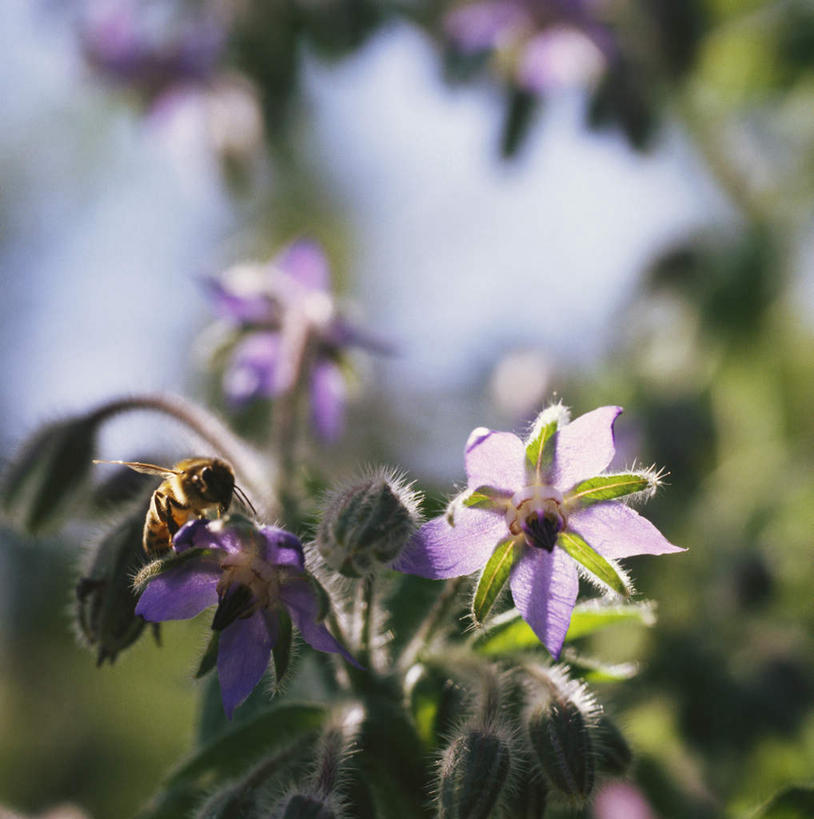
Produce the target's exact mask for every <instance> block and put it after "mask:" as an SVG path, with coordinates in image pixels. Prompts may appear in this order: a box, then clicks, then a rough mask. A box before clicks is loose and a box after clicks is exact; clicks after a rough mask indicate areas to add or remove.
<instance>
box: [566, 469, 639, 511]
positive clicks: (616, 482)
mask: <svg viewBox="0 0 814 819" xmlns="http://www.w3.org/2000/svg"><path fill="white" fill-rule="evenodd" d="M653 489H654V482H653V477H652V476H648V475H640V474H636V473H635V472H625V473H621V474H619V475H597V476H596V477H595V478H589V479H588V480H587V481H581V482H580V483H578V484H577V485H576V486H575V487H574V488H573V489H572V490H571V491H570V492H569V493H568V495H567V498H566V499H567V501H568V502H570V503H574V502H575V501H576V502H577V503H578V504H579V506H580V507H585V506H591V505H592V504H594V503H600V502H601V501H608V500H614V499H615V498H623V497H625V495H634V494H636V493H637V492H651V491H652V490H653Z"/></svg>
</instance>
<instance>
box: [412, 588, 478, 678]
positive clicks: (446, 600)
mask: <svg viewBox="0 0 814 819" xmlns="http://www.w3.org/2000/svg"><path fill="white" fill-rule="evenodd" d="M465 582H466V577H456V578H455V579H454V580H451V581H447V584H446V585H445V586H444V590H443V591H442V592H441V594H440V595H439V596H438V599H437V600H436V601H435V603H434V604H433V607H432V608H431V609H430V610H429V612H428V613H427V616H426V618H425V619H424V621H423V622H422V623H421V625H420V626H419V628H418V631H416V633H415V634H414V635H413V639H412V640H410V642H409V643H408V644H407V647H406V648H405V649H404V651H403V652H402V654H401V657H400V659H399V663H398V665H399V668H400V669H401V671H402V672H404V671H406V670H407V669H408V668H410V666H411V665H413V664H414V663H415V661H416V660H417V659H418V657H419V655H420V654H421V652H422V651H423V649H424V647H425V645H426V644H427V642H428V641H429V639H430V638H431V637H432V636H433V634H435V632H436V630H437V629H438V628H439V626H441V625H443V624H444V622H445V621H446V619H447V617H448V616H449V614H450V612H451V611H452V609H453V607H454V605H455V601H456V598H457V596H458V591H459V590H460V589H461V587H462V586H463V584H464V583H465Z"/></svg>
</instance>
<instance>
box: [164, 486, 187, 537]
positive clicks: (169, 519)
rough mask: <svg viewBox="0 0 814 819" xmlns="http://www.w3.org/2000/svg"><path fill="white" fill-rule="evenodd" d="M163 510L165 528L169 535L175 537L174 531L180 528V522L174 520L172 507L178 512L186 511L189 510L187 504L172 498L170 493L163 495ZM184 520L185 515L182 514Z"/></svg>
mask: <svg viewBox="0 0 814 819" xmlns="http://www.w3.org/2000/svg"><path fill="white" fill-rule="evenodd" d="M163 497H164V512H165V514H166V518H165V521H166V524H167V528H168V529H169V530H170V536H171V537H175V533H176V532H177V531H178V530H179V529H180V528H181V526H180V524H179V523H178V522H177V521H176V519H175V515H174V514H173V509H175V510H177V511H179V512H188V511H189V504H186V503H181V502H180V501H178V500H176V499H175V498H173V497H172V496H171V495H164V496H163ZM183 519H184V522H185V521H186V519H187V518H186V515H184V516H183Z"/></svg>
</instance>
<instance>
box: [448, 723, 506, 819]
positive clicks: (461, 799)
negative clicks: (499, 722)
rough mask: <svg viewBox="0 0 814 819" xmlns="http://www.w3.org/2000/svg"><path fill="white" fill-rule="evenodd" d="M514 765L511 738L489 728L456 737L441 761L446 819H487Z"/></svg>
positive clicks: (470, 731) (473, 729) (467, 732)
mask: <svg viewBox="0 0 814 819" xmlns="http://www.w3.org/2000/svg"><path fill="white" fill-rule="evenodd" d="M510 768H511V750H510V748H509V743H508V741H507V740H506V739H505V738H504V737H503V736H501V734H500V733H499V732H497V731H494V730H491V729H489V728H470V729H468V730H465V731H464V732H463V733H462V734H461V735H460V736H458V737H457V738H456V739H455V740H453V742H452V744H451V745H450V746H449V747H448V748H447V750H446V751H445V753H444V757H443V760H442V762H441V784H440V792H439V802H440V805H439V807H440V811H439V815H440V816H441V817H443V819H487V817H489V816H491V815H492V809H493V808H494V807H495V803H496V802H497V800H498V797H499V796H500V793H501V790H502V789H503V785H504V783H505V782H506V779H507V777H508V775H509V770H510Z"/></svg>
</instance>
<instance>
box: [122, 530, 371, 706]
mask: <svg viewBox="0 0 814 819" xmlns="http://www.w3.org/2000/svg"><path fill="white" fill-rule="evenodd" d="M173 550H174V552H175V553H176V554H177V557H174V558H171V559H170V561H169V562H167V561H157V562H156V563H155V564H152V565H153V567H154V568H153V569H152V571H153V572H154V573H155V574H154V576H152V578H151V579H150V571H151V567H147V569H146V570H145V572H143V573H142V575H143V577H144V579H142V582H147V587H146V588H145V589H144V592H143V593H142V595H141V598H140V599H139V602H138V604H137V606H136V614H140V615H141V616H142V617H143V618H144V619H145V620H148V621H150V622H159V621H163V620H186V619H188V618H190V617H194V616H195V615H197V614H199V613H200V612H202V611H203V610H204V609H206V608H208V607H209V606H213V605H215V604H217V605H218V608H217V610H216V612H215V617H214V620H213V622H212V628H213V629H214V630H215V631H217V632H219V639H218V648H217V667H218V679H219V681H220V689H221V698H222V700H223V708H224V710H225V711H226V715H227V716H228V717H229V718H230V719H231V716H232V712H233V711H234V709H235V708H236V707H237V706H238V705H239V704H240V703H241V702H243V700H245V699H246V697H247V696H248V695H249V694H250V693H251V691H252V689H253V688H254V687H255V685H257V683H258V682H259V681H260V678H261V677H262V676H263V673H264V672H265V670H266V667H267V666H268V663H269V657H270V655H271V652H272V649H273V648H274V647H275V645H276V644H277V642H278V639H280V635H281V632H282V631H283V630H284V628H283V627H284V625H285V618H284V615H287V616H288V617H290V619H291V621H292V622H293V623H294V625H295V626H296V627H297V628H298V629H299V631H300V633H301V634H302V636H303V639H304V640H305V641H306V642H307V643H308V644H309V645H311V646H312V647H313V648H315V649H317V650H318V651H327V652H337V653H339V654H341V655H342V656H343V657H344V658H345V659H346V660H348V662H350V663H353V664H354V665H357V663H356V661H355V660H354V659H353V658H352V657H351V656H350V655H349V654H348V652H347V651H345V649H344V648H343V647H342V646H341V645H340V644H339V643H338V642H337V640H336V639H335V638H334V637H333V636H332V635H331V634H330V632H329V631H328V629H327V628H326V627H325V626H324V624H323V623H322V622H321V621H322V618H323V616H324V611H323V610H322V608H323V607H322V603H321V601H320V598H319V596H318V594H317V592H316V590H315V586H314V585H313V584H312V582H311V580H310V579H309V577H308V575H307V574H306V572H305V562H304V559H303V551H302V544H301V543H300V541H299V539H298V538H297V537H295V536H294V535H292V534H291V533H290V532H287V531H285V530H284V529H278V528H276V527H273V526H262V527H257V526H255V525H254V524H252V523H250V522H249V521H247V520H245V519H242V518H239V517H237V516H233V517H232V518H228V519H223V520H218V521H209V520H196V521H192V522H191V523H187V524H186V525H185V526H184V527H182V528H181V529H180V530H179V532H178V533H177V534H176V535H175V537H174V538H173ZM138 580H139V578H137V582H138Z"/></svg>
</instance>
